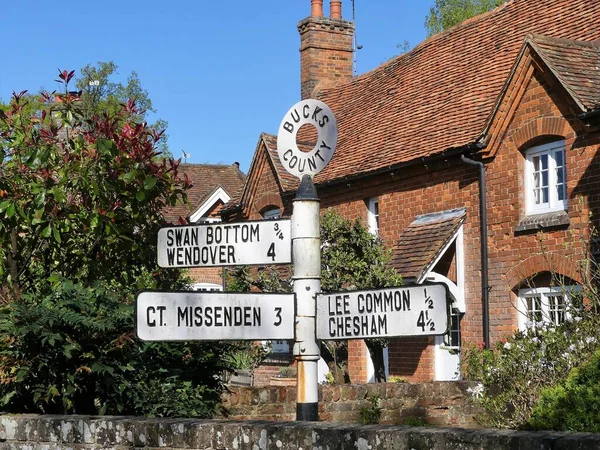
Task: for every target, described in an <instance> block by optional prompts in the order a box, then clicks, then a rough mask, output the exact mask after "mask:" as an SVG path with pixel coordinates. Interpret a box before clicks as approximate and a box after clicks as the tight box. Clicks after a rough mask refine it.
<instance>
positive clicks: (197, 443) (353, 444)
mask: <svg viewBox="0 0 600 450" xmlns="http://www.w3.org/2000/svg"><path fill="white" fill-rule="evenodd" d="M599 446H600V435H598V434H591V433H575V434H573V433H550V432H525V431H510V430H464V429H460V428H427V427H419V428H414V427H406V426H385V425H378V426H372V425H371V426H357V425H353V424H350V425H344V424H339V423H323V422H302V423H299V422H265V421H250V422H244V421H227V420H197V419H156V418H135V417H118V416H116V417H114V416H113V417H110V416H103V417H90V416H35V415H24V416H3V417H2V418H0V449H10V450H15V449H23V450H25V449H28V450H29V449H34V448H35V449H52V450H61V449H65V450H66V449H69V450H73V449H99V448H111V449H116V450H120V449H131V448H136V449H142V448H148V449H156V448H166V449H180V448H181V449H183V448H185V449H196V450H200V449H202V450H230V449H236V450H256V449H261V450H299V449H317V448H318V449H330V450H332V449H336V450H356V449H369V450H408V449H414V450H444V449H461V450H489V449H495V450H509V449H510V450H513V449H554V450H572V449H578V450H597V449H598V447H599Z"/></svg>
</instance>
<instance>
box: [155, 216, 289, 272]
mask: <svg viewBox="0 0 600 450" xmlns="http://www.w3.org/2000/svg"><path fill="white" fill-rule="evenodd" d="M291 262H292V240H291V220H289V219H288V220H261V221H254V222H242V223H212V224H201V225H185V226H179V227H168V228H161V229H160V230H159V231H158V265H159V266H160V267H166V268H171V267H211V266H212V267H214V266H240V265H251V264H288V263H291Z"/></svg>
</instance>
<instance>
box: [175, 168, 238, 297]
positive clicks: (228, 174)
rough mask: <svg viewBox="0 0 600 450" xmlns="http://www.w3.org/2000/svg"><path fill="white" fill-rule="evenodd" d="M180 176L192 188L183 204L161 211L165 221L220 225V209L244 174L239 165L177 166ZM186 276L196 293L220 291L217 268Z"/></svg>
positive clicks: (219, 276) (220, 278)
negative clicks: (216, 223)
mask: <svg viewBox="0 0 600 450" xmlns="http://www.w3.org/2000/svg"><path fill="white" fill-rule="evenodd" d="M179 171H180V173H181V176H182V177H183V176H187V177H188V179H189V180H190V183H191V184H192V187H191V188H190V189H189V190H188V192H187V197H188V198H187V202H186V203H181V204H178V205H176V206H173V207H169V208H167V209H166V210H165V211H164V216H165V220H166V221H167V222H168V223H171V224H183V223H190V224H192V223H203V222H220V221H221V216H220V212H221V209H222V208H223V206H224V205H225V204H227V202H229V201H230V200H231V199H232V198H233V197H234V196H235V195H239V191H241V189H242V187H243V186H244V182H245V180H246V175H245V174H244V173H243V172H242V171H241V170H240V165H239V163H237V162H235V163H233V164H231V165H225V164H181V165H180V166H179ZM187 270H189V275H190V277H191V278H192V279H193V281H194V285H193V286H192V287H193V288H194V289H196V290H208V291H215V290H218V291H221V290H223V280H222V275H221V268H220V267H202V268H200V267H198V268H191V269H187Z"/></svg>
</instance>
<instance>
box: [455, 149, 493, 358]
mask: <svg viewBox="0 0 600 450" xmlns="http://www.w3.org/2000/svg"><path fill="white" fill-rule="evenodd" d="M460 159H462V161H463V162H465V163H467V164H471V165H473V166H477V167H478V168H479V228H480V236H481V239H480V247H481V308H482V309H481V313H482V317H483V342H484V345H485V348H486V349H488V348H490V312H489V311H490V304H489V286H488V284H489V281H488V234H487V202H486V199H485V166H484V164H483V163H482V162H481V161H475V160H473V159H469V158H467V157H466V156H465V155H460Z"/></svg>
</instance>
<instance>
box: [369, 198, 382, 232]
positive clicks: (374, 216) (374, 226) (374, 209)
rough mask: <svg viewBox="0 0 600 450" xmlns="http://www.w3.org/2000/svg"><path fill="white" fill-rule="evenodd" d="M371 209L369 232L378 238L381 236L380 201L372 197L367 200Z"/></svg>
mask: <svg viewBox="0 0 600 450" xmlns="http://www.w3.org/2000/svg"><path fill="white" fill-rule="evenodd" d="M367 207H368V208H369V231H370V232H371V234H373V235H375V236H377V235H378V234H379V199H378V198H377V197H371V198H370V199H368V200H367Z"/></svg>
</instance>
